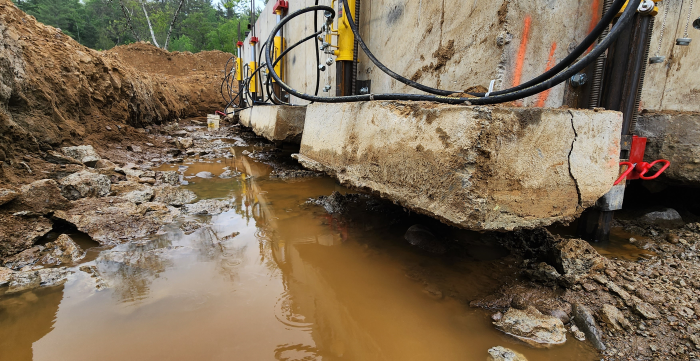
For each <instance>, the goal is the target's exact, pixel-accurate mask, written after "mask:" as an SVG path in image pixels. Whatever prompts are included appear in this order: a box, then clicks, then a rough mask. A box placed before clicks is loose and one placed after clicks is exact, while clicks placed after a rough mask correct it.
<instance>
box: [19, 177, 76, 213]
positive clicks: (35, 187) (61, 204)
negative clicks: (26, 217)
mask: <svg viewBox="0 0 700 362" xmlns="http://www.w3.org/2000/svg"><path fill="white" fill-rule="evenodd" d="M20 193H21V196H20V197H19V198H18V199H16V200H15V202H16V203H18V204H19V206H20V207H22V208H25V209H29V210H32V211H36V212H38V213H40V214H46V213H49V212H51V211H54V210H63V209H66V208H68V207H69V206H70V203H69V201H68V199H66V198H65V197H63V195H62V192H61V189H60V188H59V185H58V183H57V182H56V181H54V180H50V179H45V180H39V181H34V182H32V183H31V184H29V185H24V186H22V187H21V188H20Z"/></svg>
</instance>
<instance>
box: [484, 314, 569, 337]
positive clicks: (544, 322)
mask: <svg viewBox="0 0 700 362" xmlns="http://www.w3.org/2000/svg"><path fill="white" fill-rule="evenodd" d="M493 324H494V325H495V326H496V327H497V328H498V329H500V330H501V331H503V332H505V333H507V334H510V335H512V336H514V337H516V338H518V339H520V340H522V341H524V342H527V343H529V344H532V345H535V346H548V345H553V344H561V343H564V342H566V328H564V323H562V322H561V321H560V320H559V319H558V318H555V317H552V316H545V315H542V313H540V312H539V311H537V309H535V308H532V307H530V308H529V309H528V310H527V311H523V310H519V309H515V308H511V309H509V310H508V311H507V312H506V313H505V314H504V315H503V318H501V320H500V321H497V322H493Z"/></svg>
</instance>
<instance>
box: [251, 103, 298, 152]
mask: <svg viewBox="0 0 700 362" xmlns="http://www.w3.org/2000/svg"><path fill="white" fill-rule="evenodd" d="M305 117H306V107H292V106H256V107H253V108H251V111H250V112H248V113H246V114H245V116H243V115H242V116H241V124H242V125H244V126H246V127H250V128H252V129H253V132H255V134H257V135H258V136H261V137H265V138H267V139H268V140H270V141H273V142H290V143H297V144H298V143H301V134H302V132H303V131H304V119H305ZM244 118H245V120H243V119H244Z"/></svg>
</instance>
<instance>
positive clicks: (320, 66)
mask: <svg viewBox="0 0 700 362" xmlns="http://www.w3.org/2000/svg"><path fill="white" fill-rule="evenodd" d="M318 69H320V70H321V71H322V72H325V71H326V66H325V65H323V64H321V65H319V66H318Z"/></svg>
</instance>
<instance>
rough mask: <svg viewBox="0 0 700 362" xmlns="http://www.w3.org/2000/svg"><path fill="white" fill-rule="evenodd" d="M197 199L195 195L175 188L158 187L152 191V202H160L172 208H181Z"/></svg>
mask: <svg viewBox="0 0 700 362" xmlns="http://www.w3.org/2000/svg"><path fill="white" fill-rule="evenodd" d="M196 199H197V194H195V193H194V192H192V191H191V190H187V189H184V188H181V187H176V186H169V185H165V186H160V187H156V188H155V189H154V196H153V201H154V202H162V203H164V204H168V205H172V206H182V205H185V204H189V203H190V202H192V201H194V200H196Z"/></svg>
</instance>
